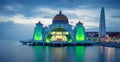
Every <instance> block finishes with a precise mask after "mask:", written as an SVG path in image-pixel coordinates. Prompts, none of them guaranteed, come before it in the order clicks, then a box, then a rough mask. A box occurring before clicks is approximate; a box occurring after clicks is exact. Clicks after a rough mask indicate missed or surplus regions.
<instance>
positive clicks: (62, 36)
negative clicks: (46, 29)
mask: <svg viewBox="0 0 120 62" xmlns="http://www.w3.org/2000/svg"><path fill="white" fill-rule="evenodd" d="M67 34H68V32H55V31H54V32H51V35H53V36H52V37H51V40H52V41H67V40H68V39H67V37H66V35H67Z"/></svg>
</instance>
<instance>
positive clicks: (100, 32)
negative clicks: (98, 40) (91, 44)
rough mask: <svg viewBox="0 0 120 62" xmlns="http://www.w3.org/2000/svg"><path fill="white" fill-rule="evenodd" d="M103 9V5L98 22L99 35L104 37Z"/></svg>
mask: <svg viewBox="0 0 120 62" xmlns="http://www.w3.org/2000/svg"><path fill="white" fill-rule="evenodd" d="M105 25H106V24H105V10H104V7H102V9H101V14H100V24H99V37H105V36H106V26H105Z"/></svg>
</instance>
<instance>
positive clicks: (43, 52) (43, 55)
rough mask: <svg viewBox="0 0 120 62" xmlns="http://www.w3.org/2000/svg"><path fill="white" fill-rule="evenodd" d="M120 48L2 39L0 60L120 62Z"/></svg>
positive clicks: (11, 61) (12, 61)
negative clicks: (34, 44)
mask: <svg viewBox="0 0 120 62" xmlns="http://www.w3.org/2000/svg"><path fill="white" fill-rule="evenodd" d="M119 61H120V49H119V48H112V47H104V46H77V47H74V46H65V47H49V46H44V47H43V46H34V47H32V46H28V45H22V44H20V43H19V41H5V40H0V62H119Z"/></svg>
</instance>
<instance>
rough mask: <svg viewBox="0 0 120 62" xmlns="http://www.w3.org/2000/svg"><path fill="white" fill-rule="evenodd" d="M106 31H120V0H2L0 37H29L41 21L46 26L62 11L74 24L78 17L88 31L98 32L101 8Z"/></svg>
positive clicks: (0, 2) (0, 5)
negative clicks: (103, 12) (104, 16)
mask: <svg viewBox="0 0 120 62" xmlns="http://www.w3.org/2000/svg"><path fill="white" fill-rule="evenodd" d="M102 6H104V7H105V15H106V27H107V31H117V32H120V27H119V26H120V0H0V39H13V38H16V39H23V38H24V39H28V38H31V37H32V35H33V30H34V26H35V23H37V22H38V21H39V20H40V21H41V22H42V23H43V24H44V26H47V25H49V24H51V22H52V18H53V17H54V16H55V15H56V14H58V13H59V10H62V13H63V14H65V15H66V16H67V17H68V19H69V21H70V24H71V25H73V26H74V25H75V24H76V23H77V22H78V21H79V20H80V21H81V22H83V23H84V26H85V29H86V31H98V29H99V28H98V27H99V21H100V10H101V7H102Z"/></svg>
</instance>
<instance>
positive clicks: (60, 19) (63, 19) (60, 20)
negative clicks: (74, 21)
mask: <svg viewBox="0 0 120 62" xmlns="http://www.w3.org/2000/svg"><path fill="white" fill-rule="evenodd" d="M52 23H68V18H67V17H66V16H65V15H64V14H62V12H61V11H60V12H59V14H57V15H56V16H55V17H54V18H53V21H52Z"/></svg>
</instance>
